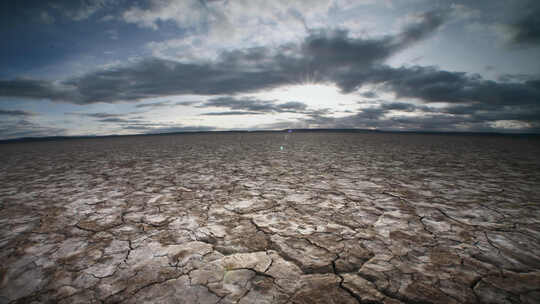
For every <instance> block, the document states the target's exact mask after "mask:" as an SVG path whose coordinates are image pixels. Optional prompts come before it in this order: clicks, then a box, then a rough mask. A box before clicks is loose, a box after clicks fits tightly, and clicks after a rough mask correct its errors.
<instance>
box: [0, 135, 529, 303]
mask: <svg viewBox="0 0 540 304" xmlns="http://www.w3.org/2000/svg"><path fill="white" fill-rule="evenodd" d="M281 146H283V150H282V149H281V148H280V147H281ZM0 157H1V162H0V170H1V171H0V185H1V186H0V260H1V261H2V262H1V263H0V267H1V268H0V303H12V302H13V303H306V304H307V303H477V302H483V303H540V210H539V209H540V141H539V140H538V139H537V138H536V139H534V138H511V137H504V136H450V135H419V134H371V133H367V134H339V133H334V134H332V133H321V134H315V133H291V134H285V133H269V134H264V133H263V134H261V133H257V134H247V133H244V134H242V133H238V134H235V133H232V134H188V135H171V136H145V137H119V138H101V139H83V140H67V141H56V142H35V143H17V144H2V145H0Z"/></svg>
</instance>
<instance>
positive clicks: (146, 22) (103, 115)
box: [0, 0, 540, 138]
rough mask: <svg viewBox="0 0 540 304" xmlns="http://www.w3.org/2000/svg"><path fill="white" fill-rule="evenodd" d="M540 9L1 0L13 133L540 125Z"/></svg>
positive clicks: (5, 120)
mask: <svg viewBox="0 0 540 304" xmlns="http://www.w3.org/2000/svg"><path fill="white" fill-rule="evenodd" d="M501 10H504V12H505V14H502V13H501ZM538 13H540V5H538V2H536V1H513V2H511V3H509V2H507V1H477V2H474V3H469V2H468V1H466V2H465V1H464V2H463V3H460V2H459V1H457V2H456V1H452V2H450V1H448V2H447V3H445V2H444V1H442V2H438V3H437V4H434V3H432V1H422V0H418V1H399V0H387V1H368V0H365V1H346V0H344V1H340V0H335V1H240V0H239V1H172V0H151V1H135V2H133V1H125V2H122V1H106V0H101V1H80V2H77V1H65V2H64V1H53V2H50V3H43V2H39V1H35V2H33V1H27V2H25V4H20V3H19V4H16V3H11V4H2V16H1V17H3V18H2V20H3V21H2V29H1V31H2V33H3V34H4V35H3V36H4V37H8V38H9V39H10V43H9V45H8V46H7V47H6V48H4V49H3V50H2V51H1V53H2V54H1V55H2V56H1V57H2V58H3V59H2V61H1V62H0V65H2V69H1V70H2V72H1V73H0V117H1V118H2V124H1V125H0V127H1V128H0V138H14V137H21V136H52V135H100V134H134V133H158V132H173V131H196V130H204V131H206V130H233V129H265V128H271V129H281V128H298V127H302V128H306V127H314V128H317V127H320V128H369V129H381V130H422V131H483V132H484V131H485V132H494V131H496V132H526V133H538V132H540V77H539V75H540V73H539V70H540V64H539V62H538V60H537V59H536V57H537V55H538V54H539V53H540V26H539V22H538V21H537V20H538V18H537V17H536V16H537V15H538ZM32 42H33V43H32Z"/></svg>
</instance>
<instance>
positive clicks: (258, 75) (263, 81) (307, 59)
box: [0, 13, 441, 104]
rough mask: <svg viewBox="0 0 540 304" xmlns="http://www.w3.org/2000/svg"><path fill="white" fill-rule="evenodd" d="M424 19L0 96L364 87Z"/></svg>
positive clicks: (99, 97) (67, 98) (82, 97)
mask: <svg viewBox="0 0 540 304" xmlns="http://www.w3.org/2000/svg"><path fill="white" fill-rule="evenodd" d="M419 20H420V21H418V22H416V23H415V24H414V25H411V26H409V27H407V28H406V29H405V31H404V32H402V33H401V34H399V35H397V36H389V37H382V38H379V39H362V38H356V39H353V38H350V37H348V34H347V32H345V31H323V30H319V31H313V32H311V33H310V35H309V36H308V37H307V38H306V39H305V40H304V41H303V42H302V43H300V44H297V45H292V44H287V45H283V46H281V47H278V48H276V49H271V48H263V47H258V48H249V49H243V50H235V51H228V52H223V53H222V54H221V55H220V57H219V58H218V59H217V60H216V61H215V62H194V63H182V62H176V61H171V60H164V59H158V58H150V59H145V60H141V61H138V62H136V63H134V64H126V65H121V66H113V67H108V68H106V69H103V70H98V71H95V72H91V73H87V74H84V75H82V76H79V77H73V78H70V79H67V80H64V81H61V82H48V81H43V80H33V79H22V78H19V79H13V80H1V81H0V96H9V97H21V98H33V99H41V98H43V99H50V100H53V101H64V102H71V103H76V104H90V103H97V102H107V103H112V102H118V101H137V100H140V99H144V98H150V97H162V96H167V95H182V94H198V95H229V94H235V93H245V92H253V91H257V90H262V89H270V88H274V87H277V86H281V85H285V84H291V83H295V82H299V81H302V80H304V79H306V78H309V79H312V80H316V81H328V82H337V83H338V85H339V86H340V87H341V88H342V89H343V90H344V91H350V90H353V89H355V88H356V86H358V85H359V83H353V84H349V82H351V80H352V81H353V82H354V81H356V78H355V77H356V75H355V73H357V72H358V71H369V70H370V69H372V68H373V66H376V65H380V64H382V62H383V61H384V60H385V59H387V58H388V57H389V56H390V55H392V54H393V53H395V52H397V51H399V50H400V49H402V48H404V47H406V46H408V45H410V44H411V43H413V41H417V40H419V39H423V38H425V37H426V36H427V35H428V33H429V32H430V31H433V30H435V29H436V28H437V27H438V26H439V25H440V22H441V21H440V17H438V15H437V14H433V13H426V14H424V15H422V17H421V18H420V19H419ZM422 26H424V27H425V28H422ZM351 77H352V78H351Z"/></svg>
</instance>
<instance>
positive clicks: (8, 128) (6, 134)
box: [0, 119, 67, 139]
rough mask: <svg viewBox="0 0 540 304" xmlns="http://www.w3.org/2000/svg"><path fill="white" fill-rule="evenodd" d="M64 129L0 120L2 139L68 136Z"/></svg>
mask: <svg viewBox="0 0 540 304" xmlns="http://www.w3.org/2000/svg"><path fill="white" fill-rule="evenodd" d="M66 134H67V130H66V129H63V128H56V127H48V126H44V125H41V124H38V123H34V122H31V121H28V120H26V119H18V120H0V139H10V138H20V137H43V136H62V135H66Z"/></svg>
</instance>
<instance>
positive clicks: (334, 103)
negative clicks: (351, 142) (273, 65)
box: [252, 83, 358, 109]
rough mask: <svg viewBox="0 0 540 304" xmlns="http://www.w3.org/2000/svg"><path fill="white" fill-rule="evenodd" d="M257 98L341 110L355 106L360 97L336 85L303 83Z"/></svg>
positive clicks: (263, 94) (275, 89) (262, 94)
mask: <svg viewBox="0 0 540 304" xmlns="http://www.w3.org/2000/svg"><path fill="white" fill-rule="evenodd" d="M252 96H253V97H255V98H259V99H265V100H276V101H278V102H288V101H299V102H303V103H305V104H307V105H308V106H309V107H310V108H313V109H320V108H332V109H336V108H339V107H340V105H344V104H349V105H350V104H354V103H356V100H357V99H358V96H355V95H354V94H344V93H342V92H341V91H340V89H339V88H338V87H337V86H336V85H334V84H325V83H303V84H295V85H288V86H281V87H278V88H274V89H272V90H269V91H265V92H260V93H256V94H253V95H252Z"/></svg>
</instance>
